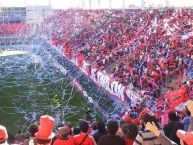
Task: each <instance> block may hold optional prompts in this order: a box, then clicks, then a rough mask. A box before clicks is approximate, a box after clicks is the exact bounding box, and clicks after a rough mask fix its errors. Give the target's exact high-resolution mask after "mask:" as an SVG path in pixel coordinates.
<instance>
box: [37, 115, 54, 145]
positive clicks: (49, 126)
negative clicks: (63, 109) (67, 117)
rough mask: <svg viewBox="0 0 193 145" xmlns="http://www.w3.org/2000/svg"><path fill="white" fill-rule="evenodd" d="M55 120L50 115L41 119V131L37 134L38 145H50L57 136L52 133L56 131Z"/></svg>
mask: <svg viewBox="0 0 193 145" xmlns="http://www.w3.org/2000/svg"><path fill="white" fill-rule="evenodd" d="M54 125H55V120H54V118H52V117H51V116H49V115H43V116H41V117H40V125H39V130H38V132H37V133H36V134H35V139H36V142H37V145H50V144H51V141H52V138H54V136H55V134H54V133H53V132H52V131H53V129H54Z"/></svg>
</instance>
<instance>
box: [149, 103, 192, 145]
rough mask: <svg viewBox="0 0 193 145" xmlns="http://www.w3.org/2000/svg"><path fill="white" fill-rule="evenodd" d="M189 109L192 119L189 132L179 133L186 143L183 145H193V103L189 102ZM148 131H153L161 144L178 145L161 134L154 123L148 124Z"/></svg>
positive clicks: (180, 131)
mask: <svg viewBox="0 0 193 145" xmlns="http://www.w3.org/2000/svg"><path fill="white" fill-rule="evenodd" d="M187 107H188V110H189V111H190V112H191V117H190V125H189V129H190V130H189V131H188V132H185V131H183V130H178V131H177V136H178V137H179V138H180V139H182V140H183V141H185V143H183V142H181V145H183V144H187V145H193V140H192V138H193V133H192V131H193V128H192V126H193V101H188V103H187ZM146 129H147V130H149V131H151V132H152V133H154V134H155V135H156V136H157V137H158V139H159V141H160V142H161V144H163V145H177V143H174V142H173V141H172V140H170V139H169V138H167V137H166V136H165V135H164V134H163V133H161V132H160V131H159V130H158V129H157V126H156V125H155V124H154V123H150V122H148V123H147V124H146Z"/></svg>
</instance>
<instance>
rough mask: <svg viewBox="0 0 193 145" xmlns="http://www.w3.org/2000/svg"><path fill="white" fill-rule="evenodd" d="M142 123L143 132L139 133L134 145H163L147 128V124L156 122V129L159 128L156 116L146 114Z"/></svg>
mask: <svg viewBox="0 0 193 145" xmlns="http://www.w3.org/2000/svg"><path fill="white" fill-rule="evenodd" d="M141 121H142V124H141V125H142V131H140V132H139V133H138V135H137V137H136V139H135V141H134V143H133V145H155V144H156V145H161V143H160V141H159V140H158V137H157V136H156V135H155V134H154V133H152V132H150V131H149V130H147V129H146V128H145V125H146V123H147V122H154V124H156V127H157V128H159V124H158V122H157V120H156V118H155V116H154V114H153V113H151V112H149V113H145V114H144V115H143V117H142V119H141Z"/></svg>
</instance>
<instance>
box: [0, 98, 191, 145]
mask: <svg viewBox="0 0 193 145" xmlns="http://www.w3.org/2000/svg"><path fill="white" fill-rule="evenodd" d="M167 115H168V116H167V117H168V119H169V121H168V123H167V124H166V125H165V126H163V127H162V126H161V124H160V121H159V120H158V119H156V116H155V114H154V113H153V112H152V111H150V110H149V111H148V110H142V111H141V112H140V114H139V116H138V115H136V117H137V116H138V117H137V119H138V120H139V122H136V121H133V120H134V116H135V115H132V114H127V117H128V118H130V120H129V119H125V118H124V119H122V120H120V121H116V120H110V121H108V122H107V123H105V122H103V121H97V122H89V121H87V120H80V122H79V125H78V126H76V127H72V126H71V125H69V124H64V125H63V126H62V127H59V128H58V129H54V128H55V119H54V118H53V117H51V116H49V115H43V116H41V117H40V121H39V123H37V122H36V123H32V124H31V125H30V127H29V137H28V138H24V136H23V134H22V132H21V131H19V132H18V134H17V135H16V136H15V141H14V140H12V142H13V141H14V142H15V144H16V145H155V144H156V145H184V144H185V145H186V144H187V145H192V144H193V140H192V138H193V101H192V100H189V101H188V102H187V106H186V109H185V110H184V112H183V113H181V114H177V113H176V112H174V111H170V112H169V113H168V114H167ZM54 132H56V133H54ZM8 142H10V138H9V137H8V133H7V130H6V128H5V127H4V126H2V125H0V144H1V145H8ZM10 144H11V143H10ZM12 144H13V143H12Z"/></svg>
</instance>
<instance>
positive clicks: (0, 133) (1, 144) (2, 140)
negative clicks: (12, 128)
mask: <svg viewBox="0 0 193 145" xmlns="http://www.w3.org/2000/svg"><path fill="white" fill-rule="evenodd" d="M7 139H8V134H7V129H6V128H5V127H4V126H3V125H0V145H8V143H7Z"/></svg>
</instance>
